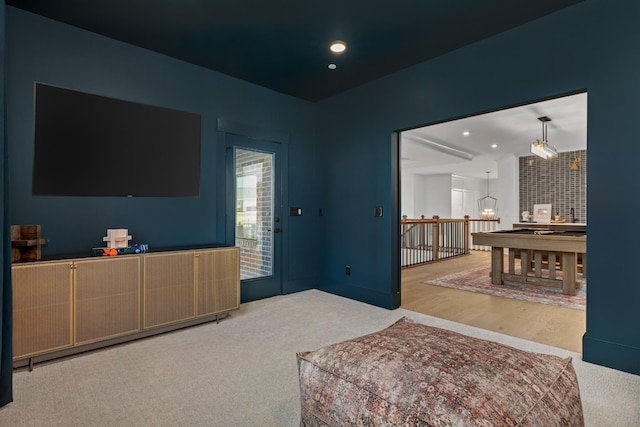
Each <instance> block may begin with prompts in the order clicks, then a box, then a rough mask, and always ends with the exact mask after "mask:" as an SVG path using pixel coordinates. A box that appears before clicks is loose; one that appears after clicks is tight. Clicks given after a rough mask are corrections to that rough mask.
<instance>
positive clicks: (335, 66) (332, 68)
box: [327, 62, 338, 70]
mask: <svg viewBox="0 0 640 427" xmlns="http://www.w3.org/2000/svg"><path fill="white" fill-rule="evenodd" d="M327 68H328V69H330V70H335V69H336V68H338V66H337V65H336V64H334V63H333V62H332V63H331V64H329V65H327Z"/></svg>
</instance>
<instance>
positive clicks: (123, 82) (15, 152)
mask: <svg viewBox="0 0 640 427" xmlns="http://www.w3.org/2000/svg"><path fill="white" fill-rule="evenodd" d="M7 15H8V28H7V34H8V59H7V68H6V70H7V71H6V87H7V105H8V120H7V123H8V124H7V129H8V149H9V157H10V160H9V174H10V177H9V179H10V183H11V188H10V192H11V194H10V204H11V220H12V223H14V224H41V225H42V230H43V237H45V238H47V239H49V241H50V243H49V244H48V245H46V246H45V247H44V254H45V255H51V254H65V253H86V254H88V251H89V250H90V248H92V247H95V246H103V245H104V244H103V242H102V237H103V236H104V235H105V234H106V229H107V228H128V229H129V233H130V234H131V235H132V236H133V241H134V242H137V243H148V244H149V245H150V247H152V248H154V247H155V248H158V247H164V246H175V245H190V244H201V243H213V242H225V241H226V236H225V224H224V218H225V215H224V214H225V211H224V209H225V206H224V203H225V194H226V192H225V185H226V184H225V150H224V138H223V136H222V134H221V133H220V132H218V129H217V120H218V118H222V119H224V120H229V121H233V122H235V123H240V124H243V125H246V126H247V127H248V128H255V129H260V130H264V133H269V132H278V133H283V134H286V135H288V137H289V148H288V155H289V160H290V162H289V171H288V172H289V176H293V177H295V180H292V181H291V183H290V184H289V186H288V194H286V195H285V198H286V197H288V199H289V200H290V201H291V203H294V206H300V207H307V206H314V210H315V206H316V205H317V203H316V201H315V198H316V196H315V194H316V191H315V188H316V185H315V179H316V177H315V168H314V165H313V164H311V163H310V162H308V161H307V160H306V159H308V158H313V155H314V151H315V140H316V139H315V138H316V137H315V123H316V107H315V105H314V104H312V103H310V102H306V101H302V100H299V99H296V98H293V97H290V96H285V95H281V94H278V93H276V92H273V91H270V90H267V89H264V88H262V87H259V86H256V85H252V84H249V83H246V82H243V81H240V80H237V79H234V78H230V77H228V76H225V75H222V74H219V73H215V72H212V71H210V70H207V69H204V68H201V67H197V66H194V65H191V64H187V63H184V62H181V61H178V60H174V59H171V58H168V57H166V56H163V55H159V54H157V53H155V52H151V51H148V50H144V49H140V48H137V47H134V46H131V45H128V44H124V43H121V42H118V41H115V40H112V39H108V38H105V37H102V36H98V35H96V34H94V33H90V32H87V31H84V30H80V29H78V28H74V27H71V26H68V25H65V24H61V23H58V22H55V21H52V20H49V19H46V18H42V17H40V16H38V15H34V14H31V13H27V12H24V11H21V10H19V9H15V8H11V7H8V8H7ZM35 81H38V82H43V83H48V84H52V85H57V86H62V87H66V88H70V89H75V90H80V91H85V92H89V93H96V94H99V95H105V96H111V97H115V98H121V99H126V100H130V101H135V102H141V103H145V104H151V105H157V106H162V107H168V108H174V109H178V110H183V111H189V112H195V113H198V114H201V116H202V165H201V170H202V175H201V178H202V180H201V194H200V197H198V198H119V197H42V196H38V197H34V196H32V195H31V165H32V158H33V108H34V106H33V86H34V82H35ZM149 154H150V155H153V153H149ZM135 168H136V166H135V163H133V162H132V161H131V160H130V159H126V158H122V159H114V171H116V173H125V172H133V173H135ZM105 172H106V171H96V173H105ZM106 176H108V174H106ZM107 179H108V178H107ZM283 220H284V221H283V222H284V223H283V228H284V233H283V237H284V238H285V239H286V241H285V242H284V244H283V250H284V251H286V252H285V253H284V257H283V259H284V265H283V272H284V274H283V277H284V292H285V293H286V292H288V291H292V290H298V289H301V288H309V287H312V286H313V285H314V277H315V275H316V264H315V258H314V257H312V256H305V255H308V254H307V251H308V249H307V248H308V246H310V245H311V246H313V243H314V242H315V241H316V239H317V235H316V229H317V226H316V223H317V221H318V218H317V216H311V215H310V216H304V217H297V218H295V221H293V220H292V221H289V218H287V217H284V218H283ZM290 229H291V230H290ZM289 252H290V254H289Z"/></svg>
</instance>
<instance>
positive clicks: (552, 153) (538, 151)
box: [531, 116, 558, 159]
mask: <svg viewBox="0 0 640 427" xmlns="http://www.w3.org/2000/svg"><path fill="white" fill-rule="evenodd" d="M538 120H540V121H541V122H542V140H539V139H537V140H536V142H534V143H533V144H531V152H532V153H533V154H535V155H536V156H540V157H542V158H543V159H549V158H551V157H556V156H557V155H558V150H556V147H552V146H551V145H549V141H548V140H547V123H548V122H550V121H551V119H550V118H549V117H547V116H543V117H538Z"/></svg>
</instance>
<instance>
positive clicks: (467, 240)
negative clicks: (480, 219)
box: [464, 215, 469, 255]
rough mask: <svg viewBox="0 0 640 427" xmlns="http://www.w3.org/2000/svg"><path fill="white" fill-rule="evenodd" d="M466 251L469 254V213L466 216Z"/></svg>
mask: <svg viewBox="0 0 640 427" xmlns="http://www.w3.org/2000/svg"><path fill="white" fill-rule="evenodd" d="M464 253H465V254H467V255H468V254H469V215H465V216H464Z"/></svg>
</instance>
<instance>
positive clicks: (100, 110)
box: [32, 83, 201, 197]
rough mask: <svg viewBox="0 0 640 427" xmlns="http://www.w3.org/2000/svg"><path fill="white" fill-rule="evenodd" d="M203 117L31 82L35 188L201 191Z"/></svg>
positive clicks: (91, 192) (150, 193) (40, 191)
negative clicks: (33, 106)
mask: <svg viewBox="0 0 640 427" xmlns="http://www.w3.org/2000/svg"><path fill="white" fill-rule="evenodd" d="M200 122H201V118H200V115H199V114H194V113H188V112H183V111H177V110H173V109H170V108H163V107H156V106H151V105H144V104H139V103H135V102H130V101H125V100H120V99H115V98H110V97H105V96H99V95H93V94H88V93H83V92H79V91H75V90H69V89H64V88H60V87H56V86H51V85H46V84H42V83H36V84H35V124H34V157H33V186H32V192H33V195H38V196H123V197H198V196H199V195H200V134H201V130H200Z"/></svg>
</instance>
